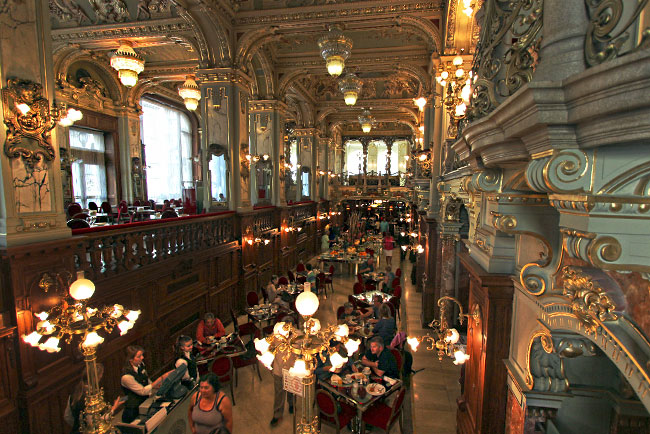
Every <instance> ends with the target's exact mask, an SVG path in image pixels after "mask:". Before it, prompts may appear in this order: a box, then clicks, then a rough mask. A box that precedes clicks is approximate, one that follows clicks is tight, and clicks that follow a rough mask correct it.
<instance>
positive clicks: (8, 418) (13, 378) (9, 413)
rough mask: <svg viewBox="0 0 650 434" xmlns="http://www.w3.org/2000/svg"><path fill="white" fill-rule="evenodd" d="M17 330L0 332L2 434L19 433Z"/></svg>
mask: <svg viewBox="0 0 650 434" xmlns="http://www.w3.org/2000/svg"><path fill="white" fill-rule="evenodd" d="M15 345H16V329H15V327H10V328H4V329H1V330H0V355H1V356H0V432H3V433H4V432H6V433H12V432H18V423H19V421H18V402H17V394H18V381H17V380H18V373H17V371H16V349H15Z"/></svg>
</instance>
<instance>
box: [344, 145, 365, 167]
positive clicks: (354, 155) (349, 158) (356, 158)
mask: <svg viewBox="0 0 650 434" xmlns="http://www.w3.org/2000/svg"><path fill="white" fill-rule="evenodd" d="M345 156H346V161H345V171H346V172H347V173H348V174H350V175H356V174H360V173H363V146H362V145H361V142H359V141H352V140H351V141H349V142H347V144H346V149H345Z"/></svg>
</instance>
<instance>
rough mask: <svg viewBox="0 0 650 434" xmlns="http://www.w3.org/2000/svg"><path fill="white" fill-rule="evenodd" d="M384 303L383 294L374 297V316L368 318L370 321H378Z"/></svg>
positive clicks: (373, 322) (372, 322)
mask: <svg viewBox="0 0 650 434" xmlns="http://www.w3.org/2000/svg"><path fill="white" fill-rule="evenodd" d="M382 303H383V299H382V297H381V295H375V296H374V297H372V316H371V318H370V319H369V320H368V322H369V323H371V324H375V323H376V322H377V321H379V318H380V314H379V308H380V307H381V305H382Z"/></svg>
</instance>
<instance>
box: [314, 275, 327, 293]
mask: <svg viewBox="0 0 650 434" xmlns="http://www.w3.org/2000/svg"><path fill="white" fill-rule="evenodd" d="M316 287H317V288H318V293H319V294H321V291H323V292H322V294H325V296H327V293H325V289H326V287H325V273H318V276H316Z"/></svg>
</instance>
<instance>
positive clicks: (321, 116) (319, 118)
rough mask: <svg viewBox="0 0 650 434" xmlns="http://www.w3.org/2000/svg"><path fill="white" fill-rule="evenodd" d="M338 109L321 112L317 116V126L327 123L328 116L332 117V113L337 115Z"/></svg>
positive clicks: (332, 108) (327, 109)
mask: <svg viewBox="0 0 650 434" xmlns="http://www.w3.org/2000/svg"><path fill="white" fill-rule="evenodd" d="M336 112H337V109H336V108H334V107H330V108H326V109H324V110H321V111H320V112H319V113H318V115H317V116H316V124H320V123H321V122H323V121H325V119H326V118H327V116H329V115H331V114H332V113H336Z"/></svg>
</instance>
